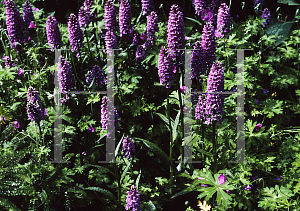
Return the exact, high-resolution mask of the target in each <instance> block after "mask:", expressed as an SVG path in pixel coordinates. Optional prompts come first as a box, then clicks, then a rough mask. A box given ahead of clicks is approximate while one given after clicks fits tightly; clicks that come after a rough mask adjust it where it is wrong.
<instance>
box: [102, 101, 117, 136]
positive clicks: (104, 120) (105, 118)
mask: <svg viewBox="0 0 300 211" xmlns="http://www.w3.org/2000/svg"><path fill="white" fill-rule="evenodd" d="M108 103H111V102H110V101H109V99H108V97H107V96H104V97H103V98H102V104H101V124H102V131H105V130H106V129H107V128H108V124H109V122H108ZM114 118H115V120H114V122H115V128H116V129H117V128H118V126H119V114H118V111H117V109H116V108H114ZM109 134H110V131H108V134H107V137H109Z"/></svg>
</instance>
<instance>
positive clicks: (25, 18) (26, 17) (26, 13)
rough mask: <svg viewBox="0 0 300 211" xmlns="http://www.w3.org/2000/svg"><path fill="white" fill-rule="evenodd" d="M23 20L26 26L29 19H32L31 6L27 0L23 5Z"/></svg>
mask: <svg viewBox="0 0 300 211" xmlns="http://www.w3.org/2000/svg"><path fill="white" fill-rule="evenodd" d="M23 21H24V26H25V27H26V28H28V26H29V24H30V22H31V21H34V16H33V12H32V7H31V5H30V3H29V1H28V0H27V1H26V2H25V4H24V7H23Z"/></svg>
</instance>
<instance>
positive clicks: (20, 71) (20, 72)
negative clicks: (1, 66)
mask: <svg viewBox="0 0 300 211" xmlns="http://www.w3.org/2000/svg"><path fill="white" fill-rule="evenodd" d="M23 73H24V72H23V71H22V68H20V69H19V72H18V76H19V77H21V76H22V75H23Z"/></svg>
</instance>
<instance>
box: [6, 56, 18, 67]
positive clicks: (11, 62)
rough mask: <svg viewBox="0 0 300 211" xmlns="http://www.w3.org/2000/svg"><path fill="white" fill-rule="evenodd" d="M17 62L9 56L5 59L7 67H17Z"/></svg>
mask: <svg viewBox="0 0 300 211" xmlns="http://www.w3.org/2000/svg"><path fill="white" fill-rule="evenodd" d="M15 66H16V64H15V63H14V62H13V61H12V60H11V59H10V58H9V57H8V56H7V57H6V59H5V67H15Z"/></svg>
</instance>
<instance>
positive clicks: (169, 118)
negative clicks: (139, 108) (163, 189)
mask: <svg viewBox="0 0 300 211" xmlns="http://www.w3.org/2000/svg"><path fill="white" fill-rule="evenodd" d="M167 106H168V108H167V109H168V120H169V128H170V155H169V157H170V195H171V196H172V188H173V159H172V151H173V137H172V134H173V132H172V126H171V117H170V102H169V89H167Z"/></svg>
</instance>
